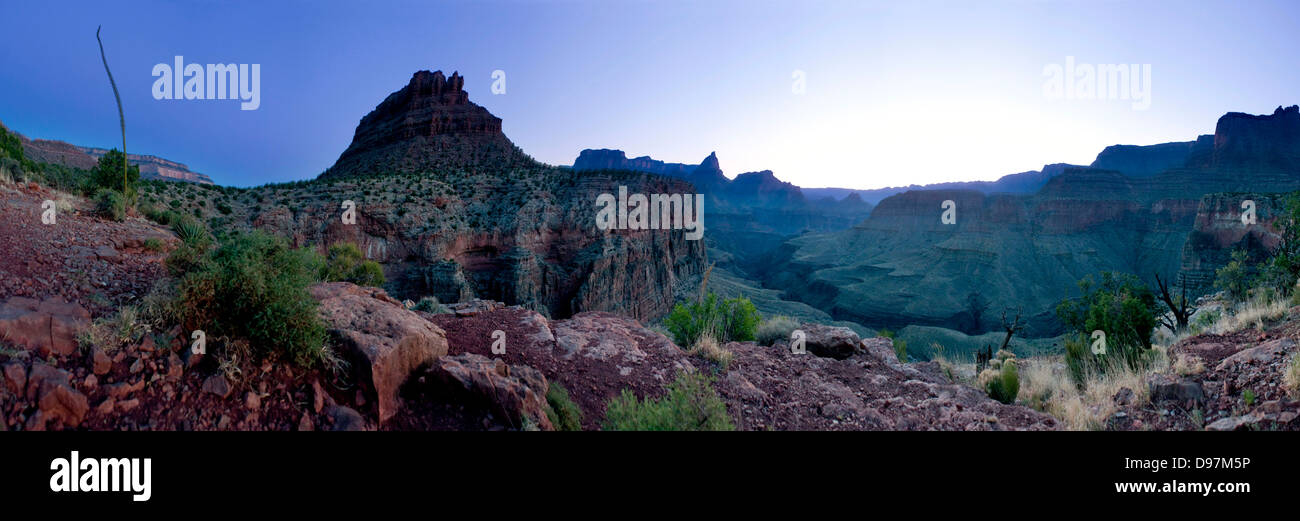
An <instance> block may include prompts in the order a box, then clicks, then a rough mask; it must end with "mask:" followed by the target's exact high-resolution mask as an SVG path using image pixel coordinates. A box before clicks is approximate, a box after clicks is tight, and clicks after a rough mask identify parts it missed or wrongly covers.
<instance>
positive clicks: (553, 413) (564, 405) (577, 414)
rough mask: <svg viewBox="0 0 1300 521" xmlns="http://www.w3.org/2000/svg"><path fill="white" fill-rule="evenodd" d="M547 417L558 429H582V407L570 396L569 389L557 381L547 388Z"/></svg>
mask: <svg viewBox="0 0 1300 521" xmlns="http://www.w3.org/2000/svg"><path fill="white" fill-rule="evenodd" d="M546 405H547V407H546V417H547V418H550V420H551V425H554V426H555V430H557V431H580V430H582V409H579V408H578V404H575V403H573V399H571V398H569V391H568V390H567V389H565V388H564V386H563V385H560V384H559V383H557V382H551V383H550V386H549V387H547V388H546Z"/></svg>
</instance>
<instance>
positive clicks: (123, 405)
mask: <svg viewBox="0 0 1300 521" xmlns="http://www.w3.org/2000/svg"><path fill="white" fill-rule="evenodd" d="M139 406H140V400H138V399H136V398H132V399H130V400H122V401H120V402H117V408H118V410H120V411H122V412H131V409H134V408H136V407H139Z"/></svg>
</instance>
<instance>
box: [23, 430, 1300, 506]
mask: <svg viewBox="0 0 1300 521" xmlns="http://www.w3.org/2000/svg"><path fill="white" fill-rule="evenodd" d="M0 440H4V441H5V442H6V443H4V447H5V448H4V450H3V452H4V453H5V455H4V456H3V457H2V458H0V498H2V499H3V501H4V502H5V504H13V503H22V504H28V505H39V504H42V503H44V504H50V505H54V506H58V507H63V508H66V507H72V508H76V507H92V508H94V509H95V510H96V511H98V512H115V511H120V512H123V513H131V512H134V511H142V512H143V511H149V510H155V509H157V508H159V507H168V506H172V505H184V506H188V507H193V506H195V505H197V504H202V503H203V502H205V501H218V502H219V503H220V504H222V505H224V506H227V507H229V506H237V505H240V504H248V505H250V506H260V505H275V506H284V507H290V508H294V509H306V510H318V509H319V510H331V509H334V508H338V507H347V506H353V507H361V508H366V507H367V506H369V505H371V504H372V503H373V502H374V501H375V500H376V498H383V503H384V505H385V508H396V507H401V506H402V505H403V504H404V503H409V504H410V505H412V506H416V505H424V506H427V504H428V502H429V501H430V500H431V499H433V498H441V499H442V500H447V501H453V502H456V503H462V502H470V501H488V502H489V503H485V504H487V505H495V506H497V507H504V506H505V504H504V503H502V502H503V501H504V502H508V503H510V504H515V503H518V505H527V504H529V502H533V503H532V504H539V503H537V502H539V501H540V502H542V503H540V504H545V505H551V506H550V507H548V508H563V509H569V508H580V505H581V504H583V503H584V502H586V501H588V498H592V497H605V498H607V499H610V500H618V501H619V502H620V503H623V504H625V506H629V505H635V504H638V502H642V503H644V506H645V507H646V508H648V509H653V508H659V507H662V506H663V505H662V502H663V501H668V500H672V498H673V497H678V496H679V495H683V494H684V495H690V496H693V497H696V498H699V499H703V500H705V503H711V502H720V503H719V504H718V505H714V506H721V505H722V504H727V505H734V506H741V507H744V506H749V507H751V508H753V507H756V508H760V509H762V508H768V507H769V506H771V505H772V504H773V503H781V502H786V501H788V502H790V503H791V504H792V505H793V504H801V503H806V502H807V499H808V497H809V496H816V497H821V498H824V499H834V498H844V499H847V498H857V499H855V501H862V500H867V499H870V498H877V499H882V500H888V501H906V500H915V501H923V502H924V503H925V506H926V509H927V510H929V511H933V510H942V509H945V508H952V509H958V510H961V509H969V508H971V507H973V506H975V505H980V504H991V505H996V504H998V503H999V502H1001V501H1011V502H1014V503H1015V504H1017V505H1026V504H1032V503H1037V502H1042V503H1046V504H1054V505H1063V504H1068V505H1071V508H1106V507H1109V506H1113V505H1150V506H1165V505H1168V506H1176V507H1181V508H1200V507H1202V506H1209V505H1232V504H1243V505H1244V504H1258V503H1259V502H1261V501H1269V500H1287V499H1290V497H1291V496H1293V495H1294V491H1295V484H1296V476H1297V474H1296V471H1297V469H1300V451H1296V450H1293V447H1295V446H1296V441H1297V438H1296V437H1295V436H1294V435H1291V434H1287V433H1280V432H1236V433H1167V432H1145V433H1087V432H1080V433H977V432H961V433H929V432H859V433H812V432H802V433H801V432H785V433H777V432H774V433H431V432H385V433H373V432H372V433H281V432H246V433H234V432H205V433H197V432H157V433H143V432H46V433H9V434H6V435H3V436H0ZM710 498H711V499H710ZM745 498H747V499H745ZM936 499H942V501H935V500H936ZM754 501H760V503H753V502H754ZM569 502H576V503H575V504H574V505H572V506H566V504H567V503H569ZM737 502H739V503H740V504H739V505H736V503H737ZM709 506H710V505H708V504H705V505H702V507H705V508H707V507H709ZM808 506H810V507H820V506H825V503H824V502H823V503H818V504H816V505H808Z"/></svg>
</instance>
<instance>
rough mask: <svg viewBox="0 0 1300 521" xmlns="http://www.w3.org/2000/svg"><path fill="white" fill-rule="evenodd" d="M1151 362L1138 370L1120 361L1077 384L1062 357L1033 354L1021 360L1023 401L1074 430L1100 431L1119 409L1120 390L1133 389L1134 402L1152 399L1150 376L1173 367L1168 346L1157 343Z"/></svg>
mask: <svg viewBox="0 0 1300 521" xmlns="http://www.w3.org/2000/svg"><path fill="white" fill-rule="evenodd" d="M1152 350H1153V351H1155V353H1153V356H1152V359H1151V361H1150V362H1149V363H1148V364H1146V366H1145V367H1142V368H1141V369H1137V370H1134V369H1132V368H1129V367H1128V366H1127V365H1126V364H1123V363H1119V364H1116V365H1115V366H1114V367H1109V368H1107V369H1106V370H1105V371H1094V372H1090V373H1088V374H1087V375H1086V377H1085V379H1084V382H1083V385H1082V386H1080V385H1076V382H1075V381H1074V379H1073V378H1071V377H1070V372H1069V370H1068V369H1067V368H1066V366H1065V363H1064V362H1062V361H1061V360H1060V357H1032V358H1026V359H1023V360H1021V361H1020V385H1021V388H1020V397H1021V402H1022V403H1024V404H1025V405H1028V406H1029V407H1031V408H1033V409H1036V410H1038V411H1041V412H1044V413H1047V414H1050V415H1052V416H1053V417H1055V418H1056V419H1057V420H1060V421H1061V423H1063V424H1064V425H1065V427H1066V428H1067V429H1070V430H1099V429H1102V428H1105V426H1106V420H1107V419H1108V418H1110V417H1111V416H1112V415H1114V414H1115V411H1116V410H1117V409H1118V408H1119V406H1118V405H1116V404H1115V400H1114V398H1115V395H1116V394H1118V393H1119V392H1120V389H1124V388H1128V389H1129V390H1131V391H1133V395H1134V403H1138V404H1140V403H1144V402H1146V401H1148V400H1149V399H1150V397H1149V396H1148V389H1147V385H1146V379H1147V376H1149V375H1151V374H1154V373H1160V372H1165V371H1167V370H1169V368H1170V363H1169V357H1168V356H1167V354H1166V353H1167V348H1166V347H1164V346H1155V347H1153V348H1152Z"/></svg>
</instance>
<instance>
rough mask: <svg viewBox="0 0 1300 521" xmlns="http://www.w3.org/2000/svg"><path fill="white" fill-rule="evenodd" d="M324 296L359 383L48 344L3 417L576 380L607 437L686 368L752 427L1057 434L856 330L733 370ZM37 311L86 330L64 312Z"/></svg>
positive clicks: (747, 355) (513, 415)
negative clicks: (611, 413)
mask: <svg viewBox="0 0 1300 521" xmlns="http://www.w3.org/2000/svg"><path fill="white" fill-rule="evenodd" d="M312 293H313V295H314V296H316V297H317V298H318V299H319V300H320V301H321V313H322V315H323V316H324V317H325V318H326V320H327V321H328V323H329V324H330V327H331V329H332V333H333V336H334V338H335V339H337V341H338V342H339V344H340V346H341V347H342V348H343V351H344V352H345V353H346V354H347V355H348V356H349V359H350V360H351V362H352V367H351V370H350V371H349V372H348V373H349V374H348V375H347V376H342V377H335V376H331V375H330V374H327V373H324V372H322V371H320V370H311V371H303V370H298V369H294V368H292V367H291V366H289V365H287V364H277V363H273V362H271V361H264V362H260V363H243V364H240V365H239V366H238V367H237V368H236V369H235V370H231V368H230V367H216V365H217V364H215V363H213V362H214V361H213V360H209V359H205V357H203V356H198V355H192V354H191V353H190V352H189V350H188V349H187V346H186V344H185V342H184V340H183V336H182V335H179V334H176V335H174V338H175V341H174V342H173V343H172V344H171V345H166V346H159V345H155V344H154V343H153V341H152V337H146V340H144V341H142V342H141V343H140V344H138V345H134V346H130V347H129V348H124V349H120V350H118V351H117V352H115V353H106V352H104V351H102V350H100V349H98V348H91V349H89V350H76V351H73V352H71V353H69V354H66V355H61V354H58V353H57V352H52V351H51V349H50V346H47V345H45V343H44V340H43V339H41V338H39V337H37V338H31V339H30V341H29V342H28V343H27V344H26V345H27V346H29V347H27V348H28V349H32V350H34V351H32V353H52V354H51V355H50V356H48V357H44V358H43V357H40V356H15V355H14V354H13V353H11V354H10V355H9V356H7V358H8V360H7V361H6V362H5V363H4V364H3V373H4V386H3V388H4V391H3V393H0V411H3V413H4V414H3V418H4V422H3V424H4V425H5V427H6V428H7V429H11V430H43V429H64V428H81V429H126V430H191V429H193V430H208V429H219V430H221V429H283V430H294V429H297V430H310V429H334V430H372V429H380V430H388V429H420V430H441V429H456V430H498V429H533V428H535V429H539V430H550V429H552V428H554V426H552V425H551V423H550V421H549V420H548V419H547V416H546V414H545V406H546V405H545V404H546V400H545V394H546V389H547V386H548V383H549V382H559V383H561V384H563V385H564V386H565V387H566V388H567V389H568V390H569V392H570V394H571V396H572V398H573V400H574V402H575V403H576V404H577V405H578V406H579V408H580V409H581V410H582V412H583V427H584V428H586V429H598V428H599V427H600V425H601V421H602V419H603V414H604V409H605V404H606V402H608V401H609V400H610V399H611V398H613V397H615V396H617V395H618V394H619V392H620V391H622V390H623V389H631V390H632V391H633V392H634V393H635V394H637V395H638V396H657V395H661V394H662V393H663V391H664V388H665V386H666V385H667V384H668V383H669V382H671V381H672V380H673V378H674V377H675V376H676V374H677V373H678V372H681V371H706V372H712V371H715V370H716V371H717V376H716V380H715V383H714V386H715V388H716V389H717V391H718V392H719V394H720V395H721V396H722V397H723V399H724V401H725V402H726V404H727V407H728V411H729V412H730V414H731V416H732V418H733V421H734V423H735V424H736V425H737V427H738V428H741V429H746V430H769V429H778V430H786V429H800V430H803V429H808V430H857V429H899V430H911V429H945V430H949V429H951V430H971V429H978V430H1004V429H1017V430H1025V429H1028V430H1047V429H1055V428H1057V424H1056V422H1055V421H1054V420H1053V419H1052V418H1050V417H1048V416H1045V415H1043V414H1040V413H1037V412H1034V411H1032V410H1029V409H1027V408H1024V407H1020V406H1010V405H1003V404H1000V403H998V402H995V401H993V400H990V399H989V398H988V397H986V396H985V395H984V394H983V393H982V392H980V391H977V390H975V389H972V388H970V387H965V386H961V385H954V384H951V383H949V382H948V381H947V380H946V379H945V378H944V377H943V376H942V375H941V374H940V373H939V370H938V366H937V365H935V364H930V363H923V364H900V363H899V362H898V361H897V360H896V359H895V358H894V354H893V350H892V348H891V347H890V345H889V341H888V340H886V339H879V338H873V339H866V340H860V339H858V338H857V336H856V335H854V334H853V333H852V332H850V331H849V330H847V329H843V328H830V327H825V326H816V325H811V324H810V325H808V327H809V342H808V346H809V352H808V353H806V354H793V353H792V352H791V350H790V349H788V347H786V346H784V345H782V344H778V345H777V346H772V347H768V346H758V345H755V344H753V343H731V344H728V345H726V346H725V348H726V349H728V350H730V351H732V352H733V353H735V359H734V361H733V362H732V363H731V364H730V366H729V368H727V369H722V368H718V367H715V366H714V364H713V362H709V361H707V360H704V359H702V358H698V357H694V356H691V355H689V354H687V353H686V352H685V351H683V350H682V349H680V348H678V347H677V346H676V345H674V344H673V343H672V342H671V341H669V340H668V339H667V338H666V337H664V336H663V335H661V334H659V333H657V332H654V331H652V330H649V329H647V328H645V327H643V326H642V325H641V324H639V323H638V322H636V321H635V320H632V319H629V318H625V317H620V316H617V315H612V314H609V313H601V312H590V313H582V314H579V315H577V316H575V317H573V318H570V319H566V320H556V321H550V320H547V319H546V318H544V317H543V316H542V315H540V314H538V313H536V312H534V311H530V310H526V309H523V308H519V307H505V306H503V305H501V304H499V303H494V302H486V301H477V302H474V303H471V304H468V305H461V306H459V307H458V309H457V310H456V311H453V312H452V313H443V314H428V313H421V312H416V311H411V310H409V309H406V307H405V306H403V305H402V303H399V302H397V301H396V300H393V299H391V298H390V297H388V296H387V294H385V293H384V292H383V290H380V289H376V288H363V287H358V286H355V285H352V284H348V283H325V284H319V285H317V286H315V287H313V289H312ZM19 299H21V297H20V298H19ZM13 300H15V299H10V301H11V302H12V301H13ZM21 301H23V300H20V302H21ZM65 306H75V304H68V305H65ZM5 309H6V310H7V311H6V312H7V313H8V314H7V315H6V316H5V320H3V321H0V328H4V329H5V330H14V329H15V328H19V327H18V326H16V324H22V323H32V322H37V320H34V319H33V318H34V317H35V315H39V314H41V313H44V312H43V311H41V310H40V309H41V308H40V307H39V306H38V309H37V310H30V311H26V312H12V311H10V310H12V309H13V306H9V307H6V308H5ZM15 313H17V314H18V315H20V316H18V317H12V315H14V314H15ZM35 318H39V319H41V320H46V321H47V322H49V323H58V324H59V325H60V327H68V328H75V327H76V324H75V321H73V320H70V319H69V318H68V317H65V316H63V315H60V314H46V315H41V316H40V317H35ZM19 329H20V328H19ZM494 331H500V332H503V333H504V337H503V338H504V339H505V344H504V347H505V352H504V353H500V354H497V355H493V353H492V345H493V341H494V340H495V338H496V337H500V333H498V334H497V335H496V337H494V335H493V332H494ZM176 333H178V332H176ZM817 353H822V354H834V357H831V356H825V357H824V356H819V355H818V354H817Z"/></svg>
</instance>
